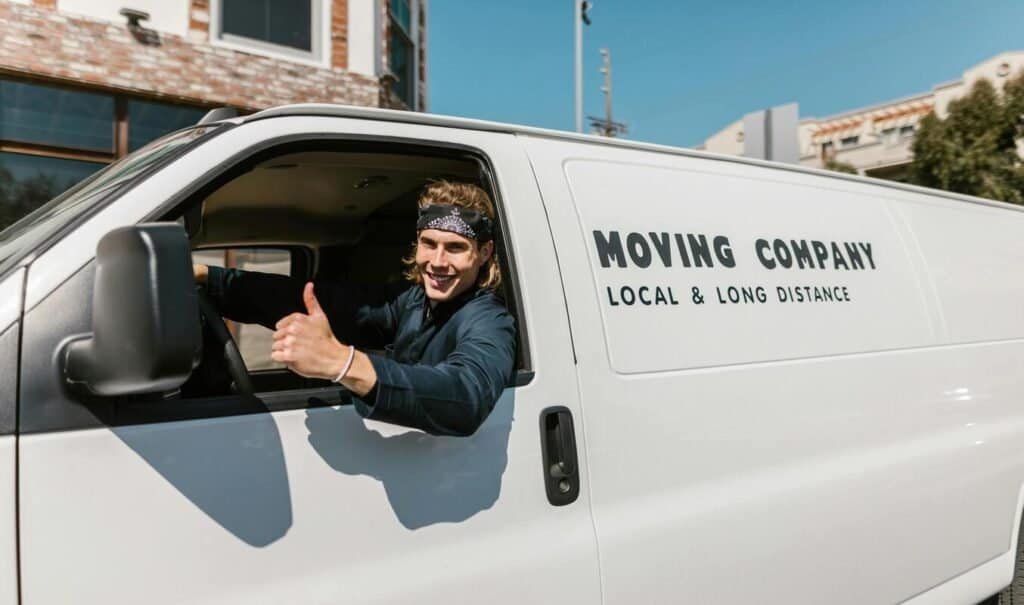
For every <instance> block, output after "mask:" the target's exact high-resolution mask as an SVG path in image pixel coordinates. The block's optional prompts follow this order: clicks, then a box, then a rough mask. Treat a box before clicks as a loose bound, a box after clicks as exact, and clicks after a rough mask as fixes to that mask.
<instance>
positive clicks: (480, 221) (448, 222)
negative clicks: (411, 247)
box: [416, 204, 494, 243]
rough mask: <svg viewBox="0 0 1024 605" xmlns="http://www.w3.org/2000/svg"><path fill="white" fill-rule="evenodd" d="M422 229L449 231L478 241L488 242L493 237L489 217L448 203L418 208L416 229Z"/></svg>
mask: <svg viewBox="0 0 1024 605" xmlns="http://www.w3.org/2000/svg"><path fill="white" fill-rule="evenodd" d="M424 229H438V230H440V231H450V232H452V233H457V234H459V235H461V236H462V237H468V238H469V239H475V240H476V241H478V242H480V243H483V242H489V241H491V239H492V238H493V237H494V233H493V227H492V225H491V219H489V218H487V217H486V216H485V215H483V214H481V213H479V212H477V211H476V210H470V209H469V208H463V207H461V206H450V205H448V204H431V205H430V206H424V207H423V208H420V216H419V219H417V221H416V230H417V231H422V230H424Z"/></svg>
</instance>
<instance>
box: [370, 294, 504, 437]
mask: <svg viewBox="0 0 1024 605" xmlns="http://www.w3.org/2000/svg"><path fill="white" fill-rule="evenodd" d="M369 358H370V362H371V363H372V364H373V368H374V370H376V372H377V385H376V387H375V388H374V389H373V390H372V391H371V392H370V393H369V394H368V395H369V396H372V397H373V400H372V401H364V400H362V399H360V398H353V402H354V403H355V406H356V411H358V412H359V413H360V414H361V415H362V416H364V417H366V418H370V419H372V420H381V421H384V422H390V423H393V424H400V425H403V426H411V427H414V428H419V429H422V430H424V431H426V432H428V433H431V434H435V435H461V436H465V435H472V434H473V433H474V432H475V431H476V430H477V428H479V427H480V425H481V424H483V422H484V420H485V419H486V418H487V415H488V414H490V412H491V409H492V408H494V404H495V403H496V402H497V401H498V398H499V397H500V396H501V393H502V391H503V390H504V389H505V386H506V385H507V384H508V382H509V379H510V378H511V376H512V370H513V367H514V365H515V325H514V322H513V319H512V316H511V315H510V314H509V313H508V311H506V310H505V309H504V308H501V309H493V310H488V311H487V312H486V313H485V314H482V316H476V315H474V316H473V317H472V318H469V320H468V321H464V322H462V325H460V326H459V328H458V330H457V332H456V344H455V348H454V349H453V350H452V352H451V353H450V354H449V355H448V356H447V357H446V358H445V359H444V361H443V362H441V363H439V364H437V365H434V366H428V365H421V364H418V365H413V364H405V363H399V362H397V361H395V360H393V359H389V358H387V357H383V356H380V355H376V354H369Z"/></svg>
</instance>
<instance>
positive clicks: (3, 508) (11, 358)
mask: <svg viewBox="0 0 1024 605" xmlns="http://www.w3.org/2000/svg"><path fill="white" fill-rule="evenodd" d="M24 279H25V271H24V270H23V269H19V270H18V271H16V272H15V273H14V274H13V275H10V276H9V277H8V278H7V279H5V280H3V281H2V282H0V603H17V602H18V517H17V510H18V509H17V497H18V492H17V477H18V473H17V453H16V448H17V441H16V438H15V436H14V433H15V410H16V405H17V393H18V391H17V387H18V343H19V339H20V334H21V322H20V321H19V316H20V315H21V295H22V284H23V282H24Z"/></svg>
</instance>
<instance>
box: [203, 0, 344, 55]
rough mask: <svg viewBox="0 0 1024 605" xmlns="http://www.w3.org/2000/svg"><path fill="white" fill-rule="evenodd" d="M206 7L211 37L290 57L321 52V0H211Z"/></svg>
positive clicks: (322, 22)
mask: <svg viewBox="0 0 1024 605" xmlns="http://www.w3.org/2000/svg"><path fill="white" fill-rule="evenodd" d="M210 9H211V16H212V18H211V20H210V27H211V32H212V37H213V38H214V39H215V40H218V41H220V42H226V43H228V44H230V45H232V46H236V47H241V48H242V49H243V50H246V51H255V52H257V53H261V54H267V53H269V54H272V55H284V56H285V57H286V58H290V59H308V60H313V61H320V60H321V58H322V57H323V56H324V52H323V47H324V44H323V35H322V31H323V24H324V23H325V15H324V0H212V2H211V5H210Z"/></svg>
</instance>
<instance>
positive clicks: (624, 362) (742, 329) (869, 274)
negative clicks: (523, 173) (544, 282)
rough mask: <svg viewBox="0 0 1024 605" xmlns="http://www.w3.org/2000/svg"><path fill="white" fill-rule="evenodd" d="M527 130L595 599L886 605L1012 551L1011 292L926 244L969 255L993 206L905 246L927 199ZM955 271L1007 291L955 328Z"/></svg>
mask: <svg viewBox="0 0 1024 605" xmlns="http://www.w3.org/2000/svg"><path fill="white" fill-rule="evenodd" d="M524 140H525V144H526V145H527V148H528V150H529V152H530V156H531V160H532V161H533V164H534V170H535V172H536V174H537V176H538V180H539V182H540V184H541V188H542V191H543V194H544V199H545V205H546V207H547V208H548V212H549V219H550V221H551V224H552V230H553V232H554V233H555V234H556V237H555V241H556V245H557V246H558V256H559V260H560V263H561V264H562V269H563V271H562V274H563V280H564V283H565V291H566V299H567V302H568V305H569V310H570V315H571V317H572V327H573V339H574V343H575V346H576V351H577V355H578V371H579V379H580V393H581V398H582V408H583V418H582V424H583V425H584V433H585V435H586V439H587V447H588V455H589V456H590V462H591V465H590V484H591V492H592V507H593V511H594V518H595V527H596V529H597V534H598V544H599V551H600V557H601V572H602V586H603V588H604V597H605V602H606V603H609V604H614V603H634V602H655V601H660V600H664V599H665V595H672V599H673V600H676V601H679V602H742V601H747V602H794V601H796V602H820V601H828V602H830V603H865V602H898V601H902V600H905V599H908V598H911V597H913V596H915V595H918V594H921V593H923V592H924V591H926V590H928V589H931V588H933V587H936V586H939V585H941V584H943V583H945V582H949V581H951V580H952V579H953V578H956V577H958V576H961V577H962V576H963V574H967V573H970V572H971V570H974V569H977V568H979V566H981V565H982V564H984V563H985V562H986V561H989V560H992V559H994V558H996V557H999V556H1000V555H1001V554H1002V553H1005V552H1006V551H1007V550H1008V549H1009V548H1010V542H1011V537H1012V535H1013V522H1014V519H1015V516H1016V513H1015V508H1016V506H1017V499H1018V494H1019V491H1020V487H1021V484H1022V479H1024V468H1022V465H1021V463H1020V460H1021V455H1020V453H1021V450H1020V446H1019V444H1020V443H1022V442H1024V406H1022V405H1021V404H1020V400H1021V397H1022V395H1024V385H1022V383H1021V377H1022V376H1024V342H1022V341H1020V340H1016V339H1014V338H1015V336H1016V335H1017V334H1019V332H1018V327H1019V325H1020V323H1019V322H1018V323H1014V318H1013V316H1012V310H1013V309H1014V308H1016V309H1021V308H1024V307H1022V303H1024V289H1022V288H1020V287H1018V286H1016V285H1015V284H1014V285H1012V286H1008V285H1007V281H1008V280H1009V279H1010V277H1011V275H1012V273H1011V272H1007V273H1005V274H995V273H993V274H991V275H989V276H988V278H987V279H983V278H981V277H979V276H973V277H970V276H967V275H965V274H964V273H965V272H966V271H967V267H969V266H970V263H968V262H966V261H965V262H963V263H961V264H959V265H957V264H954V263H952V262H951V261H949V262H947V261H941V260H940V259H942V258H944V257H941V256H939V257H933V253H932V252H931V251H929V252H927V253H925V254H924V256H922V252H921V249H923V248H928V247H929V246H931V245H932V244H931V241H932V240H935V241H938V239H939V238H941V237H942V236H943V235H944V232H943V231H941V230H940V229H939V227H940V226H941V228H942V229H947V230H949V231H953V230H956V229H962V230H963V231H964V232H966V235H961V239H962V240H966V241H974V242H979V241H981V240H983V239H984V238H985V237H986V236H987V235H986V233H987V227H988V226H989V225H990V223H995V222H996V221H994V220H992V219H993V216H990V214H991V208H992V207H990V206H985V205H973V204H967V203H963V212H964V213H966V214H967V215H969V216H967V217H966V218H961V219H956V221H955V222H956V224H950V225H949V226H943V225H945V222H944V221H945V220H946V219H943V218H939V217H935V216H933V215H928V220H930V221H932V222H933V223H934V224H936V225H938V226H936V227H935V228H934V233H929V234H928V235H927V237H922V236H921V235H920V234H918V236H917V237H916V238H915V234H914V232H912V230H911V229H910V228H909V227H908V220H907V219H906V217H905V216H904V212H903V210H902V209H901V205H902V204H904V203H905V202H904V200H906V199H909V198H913V200H914V202H915V203H916V204H919V205H921V206H922V207H926V208H932V207H933V206H934V207H937V205H936V201H935V200H932V199H931V198H929V197H928V196H926V195H917V194H911V193H908V192H903V191H897V190H892V189H889V188H886V187H880V186H873V185H870V184H867V183H856V182H851V181H844V180H839V179H830V178H825V177H820V176H815V175H809V174H806V173H800V172H792V171H785V170H777V169H772V168H768V167H759V166H750V165H742V164H737V163H732V162H725V161H717V160H712V159H703V158H687V157H680V156H671V155H665V154H656V153H647V152H640V151H633V150H624V149H615V148H611V147H606V146H596V145H584V144H578V143H567V142H558V141H552V140H546V139H539V138H525V137H524ZM943 204H945V202H943ZM950 204H951V203H950ZM999 212H1001V213H1002V215H1003V216H1005V217H1006V220H1016V219H1017V217H1018V216H1019V215H1018V214H1015V213H1014V212H1012V211H1007V210H1000V211H999ZM909 224H910V225H911V226H912V227H913V228H914V229H918V227H917V225H916V224H915V223H913V222H909ZM993 227H994V225H993ZM614 234H617V236H616V235H614ZM677 236H681V237H679V238H677ZM691 236H692V239H691ZM701 236H703V239H702V237H701ZM718 237H726V238H728V243H727V245H728V248H726V243H725V242H720V243H721V245H720V246H719V249H718V250H716V247H715V244H714V241H715V239H716V238H718ZM680 239H681V240H682V242H679V240H680ZM926 239H928V240H929V241H927V242H926V241H925V240H926ZM759 240H762V241H763V242H765V243H763V244H759V243H758V242H759ZM776 240H778V242H779V243H776ZM705 242H706V243H705ZM804 242H806V244H805V243H804ZM814 242H819V243H818V244H815V243H814ZM833 244H835V247H833ZM848 244H849V247H848V246H847V245H848ZM1022 245H1024V242H1022ZM805 246H806V248H807V251H804V247H805ZM869 246H870V252H869V250H868V247H869ZM999 246H1000V248H999V250H1005V249H1007V248H1013V254H1011V255H1010V257H1011V258H1016V255H1018V254H1019V253H1020V252H1019V250H1020V246H1019V245H1015V244H1011V242H1009V241H1005V242H1003V243H1000V244H999ZM1015 246H1016V247H1015ZM684 253H685V255H686V256H684ZM963 254H964V256H965V257H966V258H974V259H979V258H981V259H984V264H983V265H982V266H983V267H987V266H992V264H993V263H998V262H999V261H998V259H997V258H995V257H994V255H995V254H996V249H992V248H984V247H981V248H979V247H977V246H976V247H974V248H972V249H970V251H964V252H963ZM840 255H841V260H839V258H840ZM858 255H859V258H858ZM798 257H799V258H802V259H803V264H804V266H803V267H802V268H801V267H800V266H799V264H800V261H799V260H798ZM697 258H700V259H701V264H700V265H698V263H697V262H696V259H697ZM819 259H820V260H819ZM928 263H931V264H930V265H929V264H928ZM787 264H788V267H787V266H786V265H787ZM928 266H931V267H933V273H929V271H927V270H926V267H928ZM974 271H978V268H975V269H974ZM943 272H945V273H948V275H947V276H946V279H945V282H944V283H946V284H947V286H943V282H940V283H938V284H935V283H933V280H936V279H937V278H936V276H935V274H938V273H943ZM964 280H966V281H967V283H971V284H973V286H972V287H973V289H974V292H975V294H974V296H976V297H977V298H978V299H979V300H980V299H986V300H988V299H993V301H995V299H998V298H999V297H1004V298H1009V299H1010V300H1011V302H1010V303H1005V304H1004V303H998V302H986V303H984V304H982V305H981V312H982V313H984V312H990V313H991V314H992V315H993V316H994V317H993V318H991V319H989V320H977V322H982V321H984V322H988V323H975V324H970V323H969V321H968V319H967V317H968V316H969V315H970V314H971V311H970V309H969V305H968V304H967V302H968V298H966V297H962V298H961V299H959V300H960V301H961V303H960V304H961V307H960V308H962V309H963V311H962V313H961V312H960V311H958V310H957V308H956V305H954V304H952V303H953V302H954V301H955V300H956V299H955V298H954V294H955V293H956V290H954V289H953V288H954V285H955V284H957V283H960V282H962V281H964ZM780 287H781V288H782V290H781V291H780V290H779V288H780ZM837 287H838V288H840V292H839V293H837V292H836V291H835V288H837ZM944 287H946V288H947V289H949V291H948V292H946V291H945V290H943V288H944ZM641 288H644V290H643V296H641ZM730 288H735V290H730ZM758 288H762V290H758ZM843 288H845V290H843ZM659 289H660V291H661V293H660V296H659V295H658V290H659ZM669 289H671V292H669ZM798 289H799V290H801V291H803V294H804V296H803V297H802V300H801V299H800V297H798V296H797V295H796V292H797V291H798ZM827 289H831V290H832V296H831V298H830V297H829V296H828V295H827V294H826V293H825V290H827ZM644 298H646V301H645V300H644ZM1014 305H1015V307H1014ZM951 313H952V315H953V316H954V318H959V317H960V316H961V315H962V316H963V319H962V320H958V321H960V323H958V324H957V325H956V326H954V323H953V320H952V319H950V314H951ZM1018 313H1019V311H1018ZM952 333H955V334H962V335H963V336H962V337H958V339H956V340H954V339H951V338H949V334H952ZM1000 334H1003V335H1005V336H1003V338H1005V337H1006V336H1008V337H1009V338H1010V339H1009V340H1000V341H998V342H996V341H994V340H995V339H996V338H997V336H998V335H1000ZM985 596H987V595H985V594H980V595H978V598H979V599H980V598H983V597H985Z"/></svg>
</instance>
